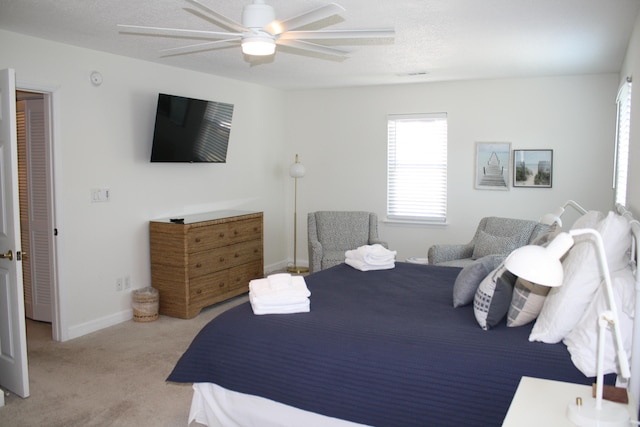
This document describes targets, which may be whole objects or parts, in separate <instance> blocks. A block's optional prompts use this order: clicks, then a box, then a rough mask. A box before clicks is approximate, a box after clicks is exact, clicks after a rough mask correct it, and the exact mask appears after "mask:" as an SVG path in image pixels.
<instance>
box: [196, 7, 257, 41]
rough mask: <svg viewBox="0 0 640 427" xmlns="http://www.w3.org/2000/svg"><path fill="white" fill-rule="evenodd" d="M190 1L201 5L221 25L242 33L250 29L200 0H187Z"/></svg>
mask: <svg viewBox="0 0 640 427" xmlns="http://www.w3.org/2000/svg"><path fill="white" fill-rule="evenodd" d="M187 1H188V2H189V3H191V4H192V5H194V6H196V7H199V8H200V9H202V10H204V11H206V12H207V13H208V14H210V15H211V16H212V18H213V19H214V20H215V21H216V22H218V23H219V24H220V25H221V26H223V27H225V28H230V29H232V30H235V31H238V32H240V33H243V32H245V31H249V29H248V28H246V27H245V26H244V25H242V24H240V23H239V22H236V21H234V20H233V19H231V18H227V17H226V16H224V15H221V14H219V13H218V12H216V11H215V10H213V9H211V8H210V7H208V6H205V5H204V4H202V3H200V2H199V1H198V0H187Z"/></svg>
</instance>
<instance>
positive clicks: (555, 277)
mask: <svg viewBox="0 0 640 427" xmlns="http://www.w3.org/2000/svg"><path fill="white" fill-rule="evenodd" d="M582 234H589V235H591V236H592V237H593V238H594V240H595V244H596V258H597V259H598V265H599V266H600V272H601V274H602V278H603V279H604V284H605V291H606V292H607V298H606V299H607V303H608V307H609V309H608V310H605V311H603V312H602V313H600V315H599V317H598V327H599V328H598V359H597V365H596V397H595V398H588V399H586V401H584V402H582V405H578V404H577V402H572V403H569V407H568V408H567V416H568V417H569V419H570V420H571V421H572V422H573V423H575V424H577V425H579V426H609V427H614V426H625V427H628V426H629V412H628V410H627V408H626V407H625V406H623V405H620V404H618V403H614V402H609V401H603V399H602V393H603V388H604V387H603V385H604V382H603V379H604V368H603V365H604V345H605V336H604V334H605V333H606V329H607V326H613V334H614V342H615V345H616V354H617V358H618V364H619V366H620V376H622V377H623V378H629V377H630V376H631V373H630V370H629V360H628V358H627V352H626V351H625V349H624V344H623V341H622V334H621V333H620V323H619V321H618V310H617V307H616V302H615V299H614V295H613V286H612V283H611V275H610V274H609V266H608V265H607V258H606V255H605V252H604V245H603V243H602V237H601V236H600V233H598V232H597V231H596V230H593V229H591V228H582V229H576V230H570V231H569V232H568V233H566V232H565V233H560V234H558V236H557V237H556V238H555V239H553V241H551V243H549V245H548V246H547V247H546V248H543V247H541V246H533V245H531V246H523V247H521V248H519V249H516V250H515V251H513V252H512V253H511V255H509V257H508V258H507V259H506V260H505V267H506V269H507V270H509V271H510V272H512V273H513V274H514V275H516V276H518V277H522V278H523V279H525V280H528V281H530V282H532V283H537V284H540V285H544V286H550V287H555V286H560V285H562V280H563V270H562V263H561V262H560V258H561V257H562V256H563V255H564V254H565V253H566V252H567V251H568V250H569V249H570V248H571V247H572V246H573V244H574V240H573V236H579V235H582Z"/></svg>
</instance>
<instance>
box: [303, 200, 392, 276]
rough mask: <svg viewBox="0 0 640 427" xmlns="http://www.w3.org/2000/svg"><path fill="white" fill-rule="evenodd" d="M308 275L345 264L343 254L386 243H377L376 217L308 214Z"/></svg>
mask: <svg viewBox="0 0 640 427" xmlns="http://www.w3.org/2000/svg"><path fill="white" fill-rule="evenodd" d="M307 233H308V241H309V271H310V272H314V271H320V270H324V269H325V268H329V267H333V266H334V265H338V264H341V263H343V262H344V260H345V254H344V253H345V252H346V251H348V250H351V249H356V248H358V247H360V246H363V245H373V244H376V243H378V244H381V245H382V246H384V247H385V248H387V243H386V242H383V241H381V240H380V239H378V216H377V215H376V214H375V213H372V212H361V211H320V212H311V213H309V215H308V217H307Z"/></svg>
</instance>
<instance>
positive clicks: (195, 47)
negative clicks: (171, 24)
mask: <svg viewBox="0 0 640 427" xmlns="http://www.w3.org/2000/svg"><path fill="white" fill-rule="evenodd" d="M241 39H242V38H241V37H237V38H235V39H225V40H216V41H212V42H204V43H196V44H190V45H188V46H180V47H171V48H168V49H161V50H160V52H161V53H163V54H169V55H178V54H181V53H194V52H198V51H201V50H207V49H209V48H210V47H211V46H212V45H215V44H219V43H229V42H233V41H237V40H241Z"/></svg>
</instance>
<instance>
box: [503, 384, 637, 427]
mask: <svg viewBox="0 0 640 427" xmlns="http://www.w3.org/2000/svg"><path fill="white" fill-rule="evenodd" d="M589 396H591V387H590V386H587V385H581V384H572V383H565V382H561V381H551V380H543V379H540V378H532V377H522V378H521V379H520V384H519V385H518V389H517V390H516V394H515V395H514V396H513V400H512V401H511V406H509V411H508V412H507V416H506V417H505V419H504V423H503V424H502V426H503V427H528V426H531V427H539V426H554V427H556V426H557V427H560V426H575V425H574V424H573V423H572V422H571V421H569V419H568V418H567V405H568V404H569V403H570V402H575V399H576V397H582V398H583V399H584V400H586V398H587V397H589ZM627 409H628V410H629V417H630V419H631V420H635V419H636V418H637V415H636V414H637V412H636V411H635V404H634V403H633V399H631V396H629V404H628V405H627Z"/></svg>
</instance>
